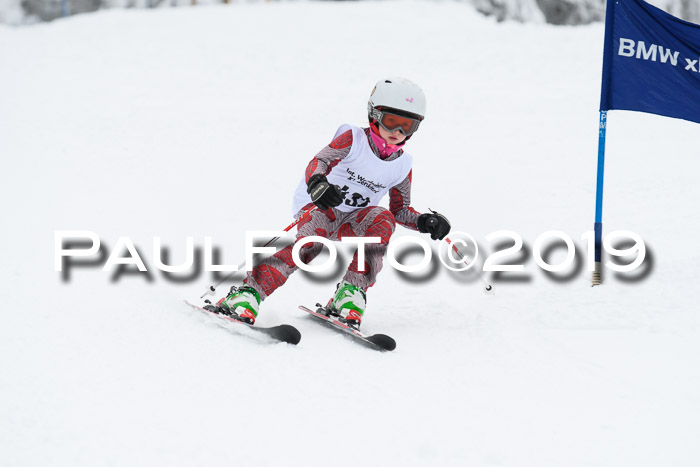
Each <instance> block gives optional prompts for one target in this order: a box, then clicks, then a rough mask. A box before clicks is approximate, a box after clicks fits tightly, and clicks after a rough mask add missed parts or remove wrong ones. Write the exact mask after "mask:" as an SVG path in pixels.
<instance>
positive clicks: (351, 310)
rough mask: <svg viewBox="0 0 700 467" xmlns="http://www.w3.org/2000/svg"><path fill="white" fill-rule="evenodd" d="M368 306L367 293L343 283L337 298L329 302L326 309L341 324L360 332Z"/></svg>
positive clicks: (336, 295) (339, 287)
mask: <svg viewBox="0 0 700 467" xmlns="http://www.w3.org/2000/svg"><path fill="white" fill-rule="evenodd" d="M366 306H367V296H366V295H365V291H364V290H362V288H360V287H357V286H356V285H352V284H351V283H349V282H346V281H342V282H341V283H340V284H338V289H337V290H336V291H335V297H333V298H332V299H331V300H330V301H329V302H328V305H327V306H326V309H327V311H328V313H329V315H331V316H337V317H338V319H339V320H340V321H341V322H343V323H345V324H347V325H348V326H350V327H352V328H354V329H358V330H359V329H360V323H361V322H362V315H363V314H364V313H365V307H366Z"/></svg>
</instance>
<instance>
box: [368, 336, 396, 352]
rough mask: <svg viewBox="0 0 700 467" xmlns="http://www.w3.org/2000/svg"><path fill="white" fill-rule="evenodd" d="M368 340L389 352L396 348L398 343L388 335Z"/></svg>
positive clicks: (371, 337)
mask: <svg viewBox="0 0 700 467" xmlns="http://www.w3.org/2000/svg"><path fill="white" fill-rule="evenodd" d="M367 340H368V341H370V342H371V343H372V344H374V345H376V346H377V347H380V348H381V349H382V350H386V351H389V352H390V351H392V350H394V349H395V348H396V341H395V340H394V339H393V338H391V337H389V336H387V335H386V334H375V335H373V336H369V337H367Z"/></svg>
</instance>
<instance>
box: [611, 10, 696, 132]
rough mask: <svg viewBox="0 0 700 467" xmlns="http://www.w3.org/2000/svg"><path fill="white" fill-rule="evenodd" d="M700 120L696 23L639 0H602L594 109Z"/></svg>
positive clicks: (692, 120)
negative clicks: (604, 9)
mask: <svg viewBox="0 0 700 467" xmlns="http://www.w3.org/2000/svg"><path fill="white" fill-rule="evenodd" d="M613 109H619V110H635V111H639V112H648V113H653V114H657V115H664V116H667V117H675V118H682V119H685V120H690V121H691V122H696V123H700V25H697V24H693V23H689V22H687V21H683V20H682V19H679V18H676V17H675V16H672V15H670V14H668V13H666V12H665V11H663V10H660V9H658V8H656V7H654V6H652V5H649V4H648V3H646V2H643V1H642V0H608V3H607V12H606V17H605V51H604V54H603V84H602V89H601V96H600V110H613Z"/></svg>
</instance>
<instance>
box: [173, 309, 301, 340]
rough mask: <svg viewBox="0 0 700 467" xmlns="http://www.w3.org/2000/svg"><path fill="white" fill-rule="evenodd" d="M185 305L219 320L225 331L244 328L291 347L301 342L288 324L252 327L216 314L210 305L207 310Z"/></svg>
mask: <svg viewBox="0 0 700 467" xmlns="http://www.w3.org/2000/svg"><path fill="white" fill-rule="evenodd" d="M185 303H186V304H188V305H189V306H191V307H192V308H194V309H195V310H199V311H201V312H202V313H206V314H207V315H208V316H211V317H215V318H216V319H218V320H219V321H217V323H218V324H219V325H221V326H222V327H224V328H226V329H231V330H238V329H243V328H239V326H245V328H247V329H248V330H250V331H251V332H254V333H257V334H264V335H266V336H270V337H271V338H273V339H275V340H277V341H280V342H286V343H288V344H292V345H297V344H298V343H299V341H300V340H301V333H300V332H299V330H298V329H297V328H295V327H294V326H292V325H289V324H280V325H278V326H272V327H268V328H265V327H260V326H253V325H252V324H248V323H246V322H245V321H240V320H237V319H235V318H233V317H231V316H227V315H224V314H221V313H217V312H216V311H213V309H214V307H212V306H211V305H209V307H210V309H207V308H205V307H201V306H198V305H194V304H192V303H190V302H188V301H187V300H185Z"/></svg>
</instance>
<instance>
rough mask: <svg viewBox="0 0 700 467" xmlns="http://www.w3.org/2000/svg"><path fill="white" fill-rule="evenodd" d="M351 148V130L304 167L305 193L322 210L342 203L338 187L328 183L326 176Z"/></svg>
mask: <svg viewBox="0 0 700 467" xmlns="http://www.w3.org/2000/svg"><path fill="white" fill-rule="evenodd" d="M351 146H352V130H348V131H346V132H345V133H343V134H342V135H340V136H338V137H337V138H335V139H334V140H333V141H331V144H329V145H328V146H326V147H324V148H323V149H321V151H320V152H319V153H318V154H316V157H314V158H313V159H312V160H311V162H309V165H308V166H307V167H306V186H307V189H306V191H307V193H309V195H310V196H311V201H312V202H313V203H314V204H315V205H316V206H318V207H319V208H320V209H322V210H326V209H329V208H332V207H335V206H338V205H339V204H340V203H341V202H342V201H343V195H342V193H341V190H340V187H339V186H338V185H331V184H330V183H328V179H326V175H328V174H329V173H330V172H331V170H332V169H333V167H335V166H336V165H337V164H338V163H339V162H340V161H342V160H343V159H344V158H345V157H346V156H347V155H348V154H349V153H350V147H351Z"/></svg>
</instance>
